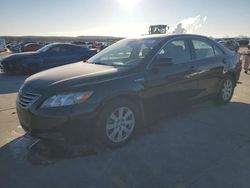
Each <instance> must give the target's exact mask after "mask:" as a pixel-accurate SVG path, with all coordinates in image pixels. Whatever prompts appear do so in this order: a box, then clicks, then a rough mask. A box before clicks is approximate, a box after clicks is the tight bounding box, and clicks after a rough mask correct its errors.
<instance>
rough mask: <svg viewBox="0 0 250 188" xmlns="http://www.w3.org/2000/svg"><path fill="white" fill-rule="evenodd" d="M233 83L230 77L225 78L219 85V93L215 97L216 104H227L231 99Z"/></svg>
mask: <svg viewBox="0 0 250 188" xmlns="http://www.w3.org/2000/svg"><path fill="white" fill-rule="evenodd" d="M234 87H235V81H234V79H233V78H232V77H231V76H226V77H225V78H224V79H223V80H222V82H221V85H220V88H219V92H218V94H217V97H216V103H218V104H226V103H229V102H230V100H231V99H232V97H233V93H234Z"/></svg>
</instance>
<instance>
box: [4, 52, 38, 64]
mask: <svg viewBox="0 0 250 188" xmlns="http://www.w3.org/2000/svg"><path fill="white" fill-rule="evenodd" d="M37 55H39V53H37V52H23V53H16V54H11V55H8V56H6V57H4V58H3V59H2V62H7V61H13V60H16V59H19V58H24V57H30V56H37Z"/></svg>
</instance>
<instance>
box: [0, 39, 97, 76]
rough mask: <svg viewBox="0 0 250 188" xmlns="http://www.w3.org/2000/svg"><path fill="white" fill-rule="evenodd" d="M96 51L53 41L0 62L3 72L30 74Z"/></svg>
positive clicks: (78, 58)
mask: <svg viewBox="0 0 250 188" xmlns="http://www.w3.org/2000/svg"><path fill="white" fill-rule="evenodd" d="M96 53H97V51H96V50H89V49H87V48H84V47H81V46H78V45H73V44H60V43H53V44H49V45H46V46H44V47H42V48H40V49H39V50H37V51H36V52H22V53H17V54H12V55H9V56H7V57H5V58H3V59H2V60H1V62H0V68H1V69H2V70H3V72H5V73H16V74H31V73H36V72H39V71H42V70H45V69H49V68H53V67H57V66H61V65H66V64H70V63H74V62H77V61H84V60H87V59H89V58H90V57H92V56H93V55H95V54H96Z"/></svg>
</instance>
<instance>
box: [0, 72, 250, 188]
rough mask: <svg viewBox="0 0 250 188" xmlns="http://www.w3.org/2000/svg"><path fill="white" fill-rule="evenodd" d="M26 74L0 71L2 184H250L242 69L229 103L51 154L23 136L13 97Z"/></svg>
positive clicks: (248, 88)
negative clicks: (111, 143) (102, 144)
mask: <svg viewBox="0 0 250 188" xmlns="http://www.w3.org/2000/svg"><path fill="white" fill-rule="evenodd" d="M24 79H25V76H10V75H9V76H7V75H5V74H0V183H1V187H4V188H12V187H13V188H16V187H26V188H29V187H36V188H39V187H41V188H46V187H60V188H64V187H65V188H66V187H67V188H68V187H70V188H73V187H76V188H78V187H121V188H123V187H150V188H152V187H176V188H184V187H192V188H196V187H197V188H201V187H202V188H206V187H207V188H211V187H213V188H224V187H225V188H236V187H240V188H249V186H250V179H249V177H250V176H249V175H250V157H249V155H250V75H246V74H243V73H242V75H241V78H240V82H241V84H239V85H238V87H237V88H236V91H235V95H234V97H233V100H232V102H231V103H230V104H228V105H225V106H215V105H214V104H212V103H210V102H207V103H204V104H201V105H198V106H195V107H192V109H191V110H188V111H184V112H181V113H177V114H175V115H171V116H169V117H166V118H163V119H161V120H160V121H159V122H156V123H152V124H154V125H150V126H148V127H146V128H144V129H143V130H142V131H141V132H140V134H139V135H137V137H136V138H134V139H133V140H132V141H131V142H130V143H129V144H128V145H127V146H125V147H123V148H120V149H115V150H108V149H107V150H98V149H96V148H91V146H88V147H86V146H78V147H75V148H73V149H72V150H71V151H69V152H68V153H57V154H55V153H54V154H55V155H51V153H50V152H48V151H46V148H45V149H44V148H43V151H42V152H41V150H42V149H41V148H38V149H33V148H31V147H30V146H31V145H32V144H33V143H34V142H35V141H36V140H34V139H32V138H30V137H29V136H23V134H24V132H23V130H22V129H21V127H20V125H19V123H18V119H17V116H16V112H15V98H16V93H17V91H18V89H19V87H20V85H21V84H22V82H23V81H24ZM39 151H40V152H39Z"/></svg>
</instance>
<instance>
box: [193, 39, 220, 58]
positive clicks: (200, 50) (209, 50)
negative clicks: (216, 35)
mask: <svg viewBox="0 0 250 188" xmlns="http://www.w3.org/2000/svg"><path fill="white" fill-rule="evenodd" d="M192 44H193V47H194V55H195V59H206V58H210V57H215V52H214V49H213V46H212V45H211V44H210V42H209V41H206V40H203V39H192Z"/></svg>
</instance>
